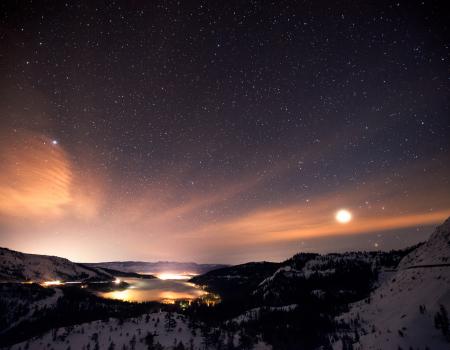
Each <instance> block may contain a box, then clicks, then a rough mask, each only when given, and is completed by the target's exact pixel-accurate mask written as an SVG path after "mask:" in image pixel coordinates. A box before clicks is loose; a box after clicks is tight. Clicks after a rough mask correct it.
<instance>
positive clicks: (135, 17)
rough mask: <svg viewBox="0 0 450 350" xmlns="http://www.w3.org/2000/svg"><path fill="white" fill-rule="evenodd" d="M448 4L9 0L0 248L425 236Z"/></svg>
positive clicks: (441, 162) (439, 146)
mask: <svg viewBox="0 0 450 350" xmlns="http://www.w3.org/2000/svg"><path fill="white" fill-rule="evenodd" d="M444 3H445V1H442V2H439V1H398V2H397V1H373V2H371V4H369V2H368V1H273V2H271V1H123V2H117V1H106V2H105V1H102V2H96V1H82V2H80V3H79V2H75V1H74V2H66V3H65V2H63V1H51V2H44V1H33V2H25V1H2V2H1V4H0V96H1V98H0V166H1V171H0V246H5V247H8V248H11V249H16V250H20V251H25V252H31V253H42V254H53V255H59V256H63V257H67V258H70V259H73V260H75V261H105V260H124V259H128V260H148V261H155V260H178V261H197V262H222V263H238V262H245V261H250V260H282V259H285V258H288V257H289V256H290V255H292V254H294V253H296V252H299V251H316V252H331V251H344V250H355V249H358V250H359V249H391V248H400V247H405V246H407V245H410V244H414V243H416V242H418V241H420V240H424V239H426V238H427V237H428V235H429V234H430V232H431V230H432V227H433V226H435V225H436V224H438V223H440V222H441V221H443V220H444V219H445V218H446V217H447V216H449V215H450V156H449V150H450V117H449V116H450V108H449V107H450V99H449V98H450V64H449V59H450V30H449V21H448V18H450V13H449V12H446V10H445V9H444ZM341 208H345V209H347V210H348V211H350V212H351V213H352V215H353V219H352V220H351V221H350V222H349V223H346V224H342V223H339V222H337V221H336V220H335V213H336V211H338V210H339V209H341Z"/></svg>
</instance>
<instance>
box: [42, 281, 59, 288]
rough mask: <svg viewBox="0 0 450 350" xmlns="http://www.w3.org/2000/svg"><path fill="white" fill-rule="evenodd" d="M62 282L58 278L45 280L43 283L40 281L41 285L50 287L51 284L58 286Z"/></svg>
mask: <svg viewBox="0 0 450 350" xmlns="http://www.w3.org/2000/svg"><path fill="white" fill-rule="evenodd" d="M63 284H64V283H63V282H61V281H60V280H55V281H45V282H44V283H42V285H43V286H45V287H51V286H60V285H63Z"/></svg>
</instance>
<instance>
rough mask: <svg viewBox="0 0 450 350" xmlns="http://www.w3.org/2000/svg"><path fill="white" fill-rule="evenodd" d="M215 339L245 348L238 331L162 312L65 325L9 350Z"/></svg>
mask: <svg viewBox="0 0 450 350" xmlns="http://www.w3.org/2000/svg"><path fill="white" fill-rule="evenodd" d="M216 338H217V339H216ZM213 342H214V344H215V343H217V342H218V343H221V344H224V346H225V345H226V346H227V347H228V348H229V349H241V348H242V349H244V348H245V347H239V345H240V344H241V343H242V339H241V338H240V334H239V333H237V332H234V331H231V332H218V331H217V330H216V331H214V330H212V331H211V330H208V329H207V328H205V327H204V325H203V324H201V323H192V322H190V321H189V319H188V318H187V317H186V316H184V315H181V314H177V313H172V312H164V311H163V312H155V313H149V314H144V315H142V316H139V317H134V318H128V319H125V320H120V319H115V318H110V319H108V320H103V321H94V322H87V323H83V324H80V325H76V326H71V327H62V328H59V329H54V330H52V331H50V332H47V333H45V334H43V335H42V336H39V337H36V338H33V339H30V340H28V341H24V342H22V343H19V344H16V345H14V346H12V347H11V348H10V349H11V350H22V349H28V350H40V349H46V348H51V349H54V350H66V349H68V348H70V349H105V350H106V349H135V350H144V349H154V350H164V349H176V350H184V349H192V350H203V349H216V346H213V345H212V343H213ZM49 344H51V345H50V347H49V346H48V345H49ZM252 349H253V350H270V349H271V347H270V346H269V345H267V344H265V343H264V342H262V341H258V342H257V343H256V344H254V345H253V346H252Z"/></svg>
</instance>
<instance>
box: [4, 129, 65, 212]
mask: <svg viewBox="0 0 450 350" xmlns="http://www.w3.org/2000/svg"><path fill="white" fill-rule="evenodd" d="M0 164H2V171H1V173H0V213H2V214H5V215H11V216H40V215H45V216H54V215H59V214H61V213H62V212H63V210H64V206H65V205H67V204H68V203H70V201H71V195H70V186H71V182H72V171H71V166H70V163H69V161H68V159H67V155H66V154H65V152H64V151H63V150H62V149H61V148H60V147H57V146H55V147H53V145H52V144H51V140H49V139H48V138H46V137H44V136H40V135H36V134H32V133H29V132H21V133H19V132H16V133H14V134H13V135H11V136H9V137H8V136H3V137H2V138H1V141H0Z"/></svg>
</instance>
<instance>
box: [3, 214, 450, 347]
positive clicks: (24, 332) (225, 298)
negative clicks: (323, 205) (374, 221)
mask: <svg viewBox="0 0 450 350" xmlns="http://www.w3.org/2000/svg"><path fill="white" fill-rule="evenodd" d="M9 252H10V251H9ZM16 253H17V252H16ZM25 255H27V254H25ZM47 258H49V257H47ZM55 259H60V258H55ZM61 260H64V261H65V259H61ZM72 264H73V263H72ZM103 264H105V265H104V266H102V267H99V266H101V265H102V264H92V265H90V266H89V267H87V268H90V269H98V270H96V271H105V272H108V271H109V273H111V274H112V275H117V273H118V271H117V270H120V269H125V270H126V269H136V270H135V271H139V272H143V271H144V272H158V270H155V268H156V267H158V264H160V265H159V267H160V268H161V269H160V270H159V271H161V272H163V271H164V272H167V271H171V272H180V273H183V272H184V273H185V272H190V273H192V272H193V271H195V270H193V269H194V268H195V265H197V264H183V263H164V262H163V263H145V262H113V263H103ZM108 264H111V265H108ZM148 264H156V265H148ZM75 265H77V264H75ZM181 265H182V266H181ZM77 266H78V267H84V265H77ZM93 266H95V267H93ZM148 266H152V267H153V270H152V271H149V270H142V267H145V268H146V267H148ZM208 266H209V267H211V266H217V265H208ZM84 268H86V267H84ZM109 268H114V269H113V270H108V269H109ZM176 268H179V269H178V270H177V269H176ZM188 268H189V269H188ZM128 271H130V270H128ZM197 271H198V270H197ZM128 273H134V272H128ZM190 281H191V282H193V283H196V284H198V285H201V287H202V288H204V289H206V290H209V291H212V292H214V293H218V294H219V295H220V298H221V302H220V303H218V304H215V305H213V306H211V305H209V304H207V303H204V302H202V300H201V299H200V300H196V301H193V302H191V303H189V305H187V303H186V302H185V301H179V302H176V303H175V304H172V305H164V304H159V303H156V302H155V303H142V304H138V303H124V302H121V301H118V300H108V299H102V298H100V297H98V296H96V295H95V294H92V293H89V290H88V289H83V288H79V287H77V286H64V287H55V288H52V289H50V288H43V287H41V286H39V285H28V284H13V283H9V284H8V283H5V284H3V285H2V284H0V295H1V296H2V298H0V300H1V301H2V302H1V303H0V315H2V314H3V315H6V316H7V317H5V316H3V317H0V328H1V327H6V331H7V332H5V333H4V334H3V335H2V332H1V329H0V343H1V342H2V340H3V341H4V342H6V341H7V342H8V343H7V344H8V345H12V344H17V343H19V342H21V341H22V343H21V344H17V345H15V346H14V347H13V348H14V349H20V348H22V349H26V348H28V349H41V348H45V347H49V348H50V347H51V348H54V349H67V348H68V347H71V348H73V349H75V348H83V347H84V348H86V349H88V348H91V349H92V348H116V349H117V348H128V349H131V348H136V349H145V348H152V349H183V348H185V349H186V348H193V349H200V348H201V349H211V350H214V349H217V350H218V349H225V348H226V349H236V348H237V349H249V350H250V349H272V350H297V349H334V350H347V349H358V350H371V349H387V350H389V349H392V350H399V349H405V350H406V349H423V350H426V349H430V350H431V349H437V350H440V349H448V348H449V342H450V329H449V328H450V321H449V315H448V312H449V310H450V218H449V219H448V220H447V221H446V222H444V223H443V224H442V225H441V226H439V227H437V228H436V230H435V231H434V232H433V234H432V235H431V236H430V238H429V239H428V240H427V241H426V242H425V243H420V244H417V245H416V246H413V247H410V248H406V249H402V250H394V251H389V252H381V251H376V252H347V253H342V254H323V255H320V254H312V253H299V254H296V255H294V256H293V257H292V258H290V259H288V260H286V261H283V262H280V263H273V262H252V263H247V264H241V265H236V266H228V267H221V268H218V269H215V270H211V271H208V272H206V273H204V274H203V275H199V276H195V277H194V278H192V279H191V280H190ZM5 310H6V311H8V310H13V311H14V312H9V313H5V312H4V311H5ZM36 310H37V311H36ZM16 320H18V321H16ZM11 325H12V326H11ZM11 327H12V328H11ZM31 336H35V338H31ZM30 338H31V339H30ZM27 339H28V340H27ZM23 341H25V342H23ZM180 341H181V343H182V344H181V345H180ZM149 343H150V345H149ZM158 343H159V344H158ZM5 344H6V343H5ZM111 344H112V345H111ZM160 345H161V346H160Z"/></svg>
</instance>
